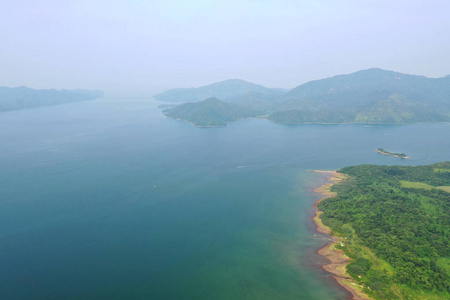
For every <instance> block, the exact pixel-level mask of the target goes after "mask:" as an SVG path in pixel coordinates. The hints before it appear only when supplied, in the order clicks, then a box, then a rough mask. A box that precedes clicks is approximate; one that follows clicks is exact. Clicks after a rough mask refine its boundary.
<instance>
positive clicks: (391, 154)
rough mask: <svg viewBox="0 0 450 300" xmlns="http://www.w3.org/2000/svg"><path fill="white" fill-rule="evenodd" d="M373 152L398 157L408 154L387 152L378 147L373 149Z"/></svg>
mask: <svg viewBox="0 0 450 300" xmlns="http://www.w3.org/2000/svg"><path fill="white" fill-rule="evenodd" d="M375 152H378V153H381V154H384V155H390V156H394V157H398V158H404V159H406V158H408V156H407V155H406V154H405V153H396V152H389V151H386V150H384V149H383V148H378V149H377V150H375Z"/></svg>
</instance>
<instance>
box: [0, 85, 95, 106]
mask: <svg viewBox="0 0 450 300" xmlns="http://www.w3.org/2000/svg"><path fill="white" fill-rule="evenodd" d="M101 96H103V92H101V91H91V90H54V89H49V90H36V89H31V88H27V87H17V88H9V87H0V111H8V110H17V109H23V108H32V107H38V106H50V105H57V104H63V103H69V102H77V101H86V100H93V99H96V98H99V97H101Z"/></svg>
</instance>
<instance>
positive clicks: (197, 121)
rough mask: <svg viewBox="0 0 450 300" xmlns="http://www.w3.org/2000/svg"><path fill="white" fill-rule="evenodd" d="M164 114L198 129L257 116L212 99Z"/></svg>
mask: <svg viewBox="0 0 450 300" xmlns="http://www.w3.org/2000/svg"><path fill="white" fill-rule="evenodd" d="M165 112H166V116H168V117H171V118H174V119H182V120H185V121H188V122H190V123H192V124H194V125H195V126H198V127H220V126H225V123H226V122H230V121H236V120H238V119H243V118H248V117H254V116H257V115H258V112H257V111H255V110H253V109H250V108H242V107H239V106H236V105H233V104H230V103H226V102H223V101H220V100H219V99H217V98H214V97H213V98H208V99H206V100H204V101H201V102H196V103H184V104H181V105H179V106H176V107H174V108H170V109H167V110H166V111H165Z"/></svg>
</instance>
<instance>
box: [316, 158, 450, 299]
mask: <svg viewBox="0 0 450 300" xmlns="http://www.w3.org/2000/svg"><path fill="white" fill-rule="evenodd" d="M338 172H340V173H342V174H346V175H347V176H348V179H347V180H344V181H342V182H340V183H338V184H335V185H333V186H332V188H331V191H333V192H335V193H337V196H335V197H331V198H326V199H324V200H323V201H321V202H320V203H318V208H319V209H320V210H321V211H323V213H321V215H320V218H321V220H322V222H323V224H324V225H326V226H328V227H330V228H331V230H332V232H331V234H332V235H334V236H339V237H341V240H342V243H340V244H338V245H337V246H336V248H339V249H341V250H342V251H344V253H345V254H346V255H347V256H349V257H350V258H351V259H352V261H351V262H350V263H349V264H348V265H347V267H346V270H347V273H348V274H349V275H350V276H351V277H352V278H353V279H354V280H355V281H356V282H357V283H358V284H360V285H361V286H362V287H363V291H364V292H365V293H366V294H368V295H370V296H371V297H373V298H375V299H449V298H450V218H449V213H450V193H449V189H448V187H450V162H442V163H437V164H434V165H428V166H416V167H411V166H375V165H360V166H354V167H345V168H343V169H341V170H339V171H338Z"/></svg>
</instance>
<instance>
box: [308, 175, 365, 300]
mask: <svg viewBox="0 0 450 300" xmlns="http://www.w3.org/2000/svg"><path fill="white" fill-rule="evenodd" d="M312 172H318V173H326V174H327V181H328V183H326V184H324V185H322V186H320V187H318V188H316V189H314V192H316V193H319V194H321V195H322V196H323V197H322V198H320V199H319V200H317V201H316V203H315V205H314V206H315V208H316V213H315V216H314V218H313V219H314V223H315V224H316V226H317V231H318V232H320V233H324V234H330V233H331V229H330V228H329V227H327V226H325V225H324V224H323V223H322V220H321V219H320V215H321V214H322V211H320V210H319V209H318V208H317V205H318V204H319V203H320V202H321V201H323V200H324V199H326V198H329V197H334V196H336V193H333V192H332V191H331V190H330V189H331V187H332V186H333V184H335V183H337V182H340V181H342V180H344V179H345V178H346V177H347V176H346V175H345V174H341V173H338V172H336V171H320V170H314V171H312ZM330 236H331V235H330ZM331 238H332V239H333V242H330V243H329V244H328V245H326V246H325V247H323V248H322V249H320V250H319V251H318V253H319V255H322V256H323V257H325V258H327V259H328V260H329V261H330V263H329V264H327V265H324V266H323V268H324V269H325V270H326V271H327V272H330V273H331V274H333V278H334V279H335V280H336V281H337V283H338V284H339V285H341V286H342V287H344V288H345V289H346V290H348V291H349V292H350V293H351V294H352V299H354V300H370V299H372V298H370V297H369V296H367V295H366V294H365V293H363V292H362V290H361V288H360V287H359V285H358V284H357V283H356V282H355V281H354V280H353V279H352V278H351V277H350V276H349V275H348V274H347V273H346V271H345V267H346V265H347V264H348V263H350V261H351V259H350V258H349V257H348V256H346V255H345V254H344V252H343V251H342V250H339V249H336V248H335V245H336V244H338V243H341V242H342V241H341V238H339V237H337V236H331Z"/></svg>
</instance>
